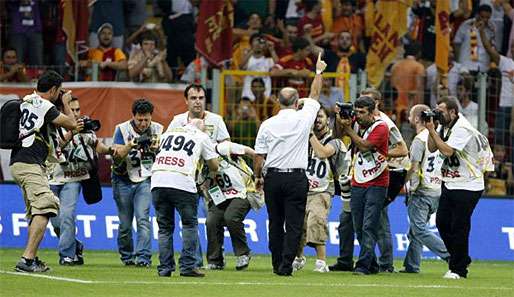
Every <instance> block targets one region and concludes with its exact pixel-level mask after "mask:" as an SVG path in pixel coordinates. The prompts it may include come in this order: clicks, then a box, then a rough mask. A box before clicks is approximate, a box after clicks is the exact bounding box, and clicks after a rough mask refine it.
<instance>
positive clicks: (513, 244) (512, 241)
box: [502, 227, 514, 250]
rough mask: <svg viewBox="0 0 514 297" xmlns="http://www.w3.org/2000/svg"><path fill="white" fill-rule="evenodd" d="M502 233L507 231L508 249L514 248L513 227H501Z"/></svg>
mask: <svg viewBox="0 0 514 297" xmlns="http://www.w3.org/2000/svg"><path fill="white" fill-rule="evenodd" d="M502 233H507V236H508V240H509V249H511V250H514V227H502Z"/></svg>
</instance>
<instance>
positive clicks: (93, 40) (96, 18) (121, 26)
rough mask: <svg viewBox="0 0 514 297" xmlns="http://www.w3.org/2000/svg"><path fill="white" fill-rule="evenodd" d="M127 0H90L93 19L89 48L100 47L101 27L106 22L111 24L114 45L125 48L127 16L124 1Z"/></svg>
mask: <svg viewBox="0 0 514 297" xmlns="http://www.w3.org/2000/svg"><path fill="white" fill-rule="evenodd" d="M124 2H125V1H89V3H90V6H91V17H90V19H91V21H90V23H89V48H96V47H99V46H100V44H99V41H100V38H99V36H98V35H100V29H101V28H102V27H103V26H104V24H106V23H108V24H110V25H111V31H112V33H113V37H112V47H114V48H119V49H122V48H123V34H124V33H125V16H124V14H123V3H124Z"/></svg>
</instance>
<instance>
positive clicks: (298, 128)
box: [255, 98, 320, 169]
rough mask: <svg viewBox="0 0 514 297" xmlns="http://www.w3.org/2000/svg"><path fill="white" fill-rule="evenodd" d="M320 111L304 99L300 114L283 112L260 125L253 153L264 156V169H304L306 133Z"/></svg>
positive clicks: (306, 155)
mask: <svg viewBox="0 0 514 297" xmlns="http://www.w3.org/2000/svg"><path fill="white" fill-rule="evenodd" d="M319 108H320V104H319V102H318V101H316V100H313V99H310V98H306V99H305V101H304V105H303V108H302V109H301V110H294V109H282V110H281V111H280V112H279V113H278V114H277V115H275V116H273V117H271V118H269V119H267V120H265V121H264V122H263V123H262V124H261V127H260V128H259V132H258V133H257V137H256V138H255V152H256V153H257V154H267V157H266V162H265V164H264V167H265V168H270V167H273V168H280V169H288V168H300V169H306V168H307V163H308V152H307V151H308V145H309V133H310V131H311V127H312V125H313V124H314V120H315V119H316V116H317V114H318V110H319Z"/></svg>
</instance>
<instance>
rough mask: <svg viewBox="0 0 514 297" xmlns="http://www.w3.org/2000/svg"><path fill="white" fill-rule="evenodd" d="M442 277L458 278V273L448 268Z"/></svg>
mask: <svg viewBox="0 0 514 297" xmlns="http://www.w3.org/2000/svg"><path fill="white" fill-rule="evenodd" d="M443 278H445V279H460V275H458V274H457V273H453V272H451V270H448V272H446V273H445V275H444V276H443Z"/></svg>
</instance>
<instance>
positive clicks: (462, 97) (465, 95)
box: [457, 79, 478, 129]
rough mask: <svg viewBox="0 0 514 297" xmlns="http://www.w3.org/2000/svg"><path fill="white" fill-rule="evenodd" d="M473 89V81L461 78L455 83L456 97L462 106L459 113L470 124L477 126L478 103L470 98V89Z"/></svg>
mask: <svg viewBox="0 0 514 297" xmlns="http://www.w3.org/2000/svg"><path fill="white" fill-rule="evenodd" d="M472 90H473V81H470V80H465V79H463V80H461V81H459V83H458V84H457V98H458V99H459V103H460V106H461V107H462V109H461V111H460V112H461V113H462V114H463V115H464V117H465V118H466V119H467V120H468V121H469V123H470V124H471V126H473V127H474V128H475V129H477V128H478V104H476V103H475V102H473V101H472V100H471V91H472Z"/></svg>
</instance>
